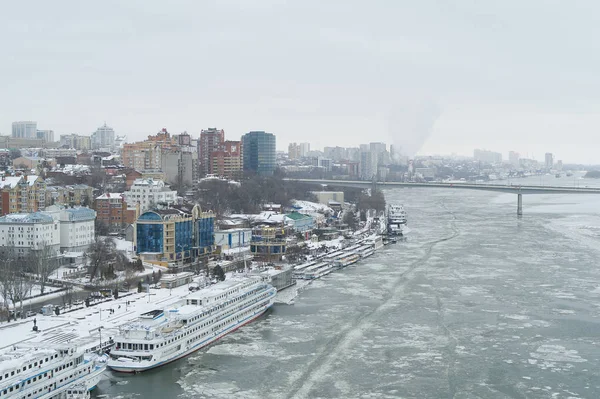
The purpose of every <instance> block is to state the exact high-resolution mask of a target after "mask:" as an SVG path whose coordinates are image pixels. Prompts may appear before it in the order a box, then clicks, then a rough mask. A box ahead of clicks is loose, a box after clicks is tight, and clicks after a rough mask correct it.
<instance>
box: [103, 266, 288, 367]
mask: <svg viewBox="0 0 600 399" xmlns="http://www.w3.org/2000/svg"><path fill="white" fill-rule="evenodd" d="M276 292H277V290H276V289H275V288H273V286H271V285H270V284H269V281H268V278H266V277H263V276H254V277H243V278H232V279H230V280H226V281H223V282H220V283H217V284H215V285H213V286H211V287H209V288H206V289H203V290H201V291H198V292H197V293H195V294H192V295H189V296H187V297H186V298H185V299H184V300H183V301H182V302H181V303H180V304H178V305H177V306H175V307H173V308H171V309H166V310H162V309H157V310H153V311H151V312H147V313H144V314H142V315H140V317H139V318H138V319H137V320H136V321H134V322H131V323H128V324H125V325H123V326H121V328H120V331H119V335H118V336H117V337H115V339H114V341H115V344H114V346H113V347H112V349H111V351H110V359H109V361H108V367H109V368H111V369H112V370H115V371H120V372H129V373H132V372H140V371H145V370H149V369H152V368H155V367H160V366H162V365H165V364H167V363H169V362H172V361H174V360H177V359H180V358H182V357H185V356H187V355H189V354H190V353H192V352H195V351H197V350H198V349H200V348H202V347H205V346H206V345H209V344H211V343H212V342H214V341H216V340H217V339H219V338H221V337H223V336H224V335H227V334H229V333H230V332H232V331H235V330H236V329H237V328H239V327H241V326H242V325H244V324H247V323H249V322H251V321H252V320H254V319H256V318H258V317H260V316H261V315H262V314H263V313H264V312H265V311H266V310H267V309H269V307H271V306H272V305H273V301H274V299H275V294H276Z"/></svg>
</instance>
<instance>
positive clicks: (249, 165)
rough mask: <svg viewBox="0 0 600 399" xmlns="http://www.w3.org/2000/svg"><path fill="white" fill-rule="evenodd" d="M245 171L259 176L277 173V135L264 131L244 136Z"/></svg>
mask: <svg viewBox="0 0 600 399" xmlns="http://www.w3.org/2000/svg"><path fill="white" fill-rule="evenodd" d="M242 152H243V154H242V156H243V160H244V171H252V172H256V173H258V174H259V175H272V174H273V172H274V171H275V166H276V163H275V160H276V151H275V135H274V134H272V133H265V132H262V131H257V132H249V133H246V134H245V135H243V136H242Z"/></svg>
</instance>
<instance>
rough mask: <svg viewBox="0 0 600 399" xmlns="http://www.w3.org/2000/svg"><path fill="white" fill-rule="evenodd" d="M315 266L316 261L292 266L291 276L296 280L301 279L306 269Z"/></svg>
mask: <svg viewBox="0 0 600 399" xmlns="http://www.w3.org/2000/svg"><path fill="white" fill-rule="evenodd" d="M316 264H317V261H316V260H313V261H310V262H306V263H303V264H301V265H297V266H294V271H293V272H292V276H293V277H294V279H296V280H298V279H303V278H304V272H305V271H306V269H307V268H309V267H311V266H314V265H316Z"/></svg>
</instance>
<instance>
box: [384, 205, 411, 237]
mask: <svg viewBox="0 0 600 399" xmlns="http://www.w3.org/2000/svg"><path fill="white" fill-rule="evenodd" d="M406 221H407V218H406V211H405V210H404V206H402V205H400V204H389V205H388V207H387V227H388V234H390V235H403V234H405V233H406V232H407V230H408V229H407V228H406Z"/></svg>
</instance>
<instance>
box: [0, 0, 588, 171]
mask: <svg viewBox="0 0 600 399" xmlns="http://www.w3.org/2000/svg"><path fill="white" fill-rule="evenodd" d="M599 11H600V4H597V3H595V2H591V1H584V2H578V3H577V8H575V7H574V6H573V5H572V4H570V3H561V2H546V1H541V0H532V1H530V2H527V3H523V2H518V1H515V0H511V1H504V2H500V3H481V4H478V3H473V2H470V1H458V2H454V3H453V4H446V3H439V2H436V1H431V0H425V1H422V2H418V3H414V2H398V1H392V0H379V1H375V2H370V3H365V2H359V1H357V0H347V1H343V2H342V1H340V0H332V1H329V2H325V3H323V2H317V1H314V0H307V1H305V2H301V3H288V2H286V1H283V0H262V1H256V2H252V3H250V2H245V1H240V0H226V1H225V0H220V1H216V0H215V1H205V2H193V1H181V2H177V3H173V4H171V3H169V4H166V3H164V2H158V1H132V2H126V3H123V2H118V1H115V0H109V1H104V2H102V3H81V2H76V1H67V2H62V3H47V2H40V1H38V2H28V3H19V2H13V3H8V4H6V5H5V7H4V9H3V13H2V15H1V16H0V23H1V28H0V32H1V33H2V37H1V38H0V43H1V44H2V48H3V50H4V51H3V53H4V56H5V62H3V63H2V64H1V65H0V73H1V76H2V77H3V83H4V84H3V88H4V90H3V94H4V95H3V96H2V99H1V100H0V109H1V110H2V111H1V112H0V133H1V134H10V129H11V123H12V122H13V121H19V120H34V121H37V122H38V128H39V129H52V130H54V132H55V136H56V137H57V138H58V136H59V135H60V134H66V133H81V134H91V133H92V132H93V131H94V130H95V129H96V128H97V127H99V126H100V125H102V123H104V121H106V123H107V124H108V125H109V126H111V127H113V128H114V129H115V131H116V132H117V134H125V135H127V138H128V141H135V140H141V139H144V138H145V137H146V136H147V135H149V134H154V133H156V132H157V131H159V130H160V129H161V128H163V127H166V128H167V129H168V130H169V131H170V132H171V133H180V132H182V131H187V132H189V133H190V134H192V135H194V136H198V134H199V133H200V130H201V129H205V128H208V127H218V128H220V129H224V130H225V133H226V137H228V138H230V139H237V138H238V137H239V136H241V135H242V134H244V133H246V132H248V131H250V130H265V131H268V132H272V133H274V134H276V135H277V142H278V148H279V149H284V150H285V149H287V145H288V143H289V142H310V143H311V145H313V146H314V147H317V148H320V147H321V148H322V147H323V146H335V145H340V146H346V147H348V146H357V145H358V144H360V143H368V142H371V141H383V142H386V143H388V144H395V145H397V146H401V147H402V148H403V149H404V150H405V153H406V155H414V154H415V153H419V154H423V155H426V154H451V153H456V154H459V155H472V154H473V149H474V148H484V149H488V150H492V151H498V152H502V153H503V155H504V156H505V157H506V154H507V152H508V151H510V150H514V151H517V152H519V153H521V154H522V155H523V156H524V155H526V154H527V153H529V154H530V156H531V154H533V155H534V156H535V158H536V159H538V160H541V159H543V155H544V153H545V152H552V153H554V154H555V156H556V159H562V160H563V162H565V163H587V164H600V155H599V154H598V153H597V150H596V148H595V146H594V145H593V143H594V142H597V139H596V137H597V131H598V130H599V128H600V113H599V104H600V94H599V93H600V91H599V90H598V88H599V86H600V78H599V77H598V74H597V70H598V69H599V67H600V55H599V54H600V53H599V52H598V51H597V50H598V47H599V46H600V45H599V44H598V43H597V41H596V40H595V38H596V37H598V36H599V33H600V32H599V31H600V28H598V27H599V26H600V25H599V24H598V15H600V13H599Z"/></svg>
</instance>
